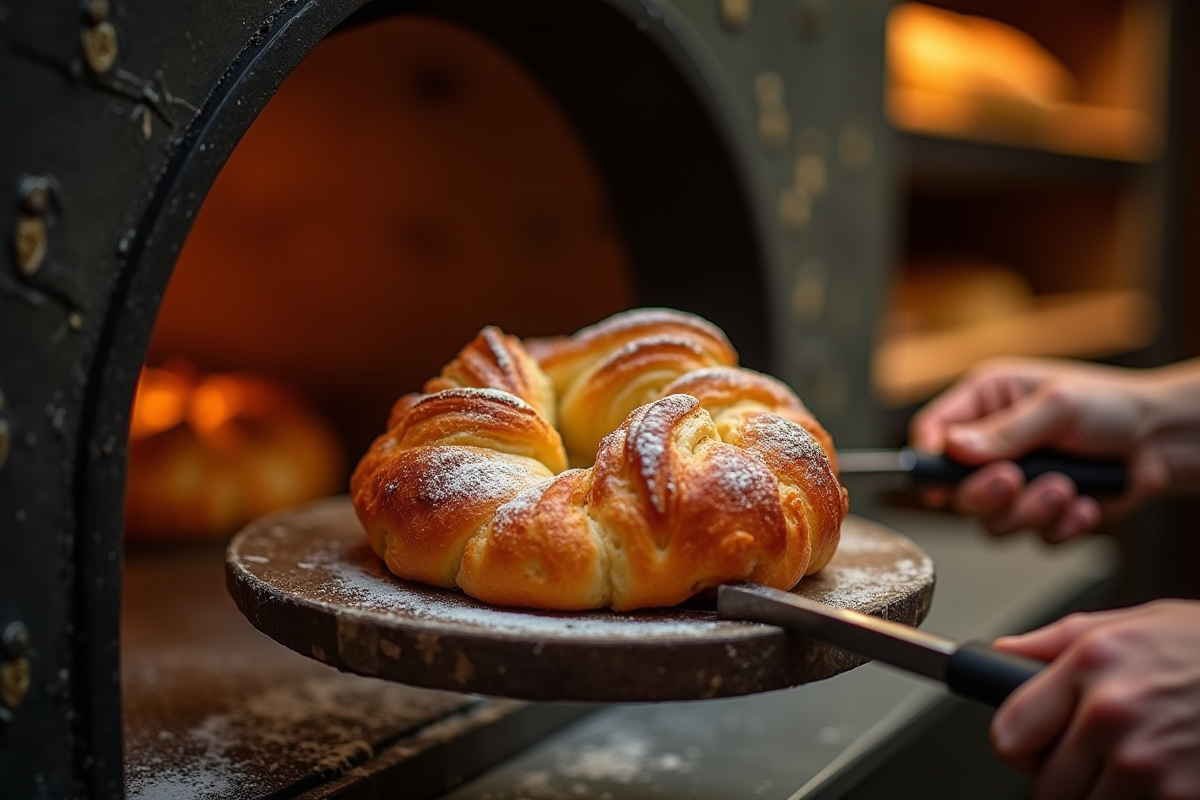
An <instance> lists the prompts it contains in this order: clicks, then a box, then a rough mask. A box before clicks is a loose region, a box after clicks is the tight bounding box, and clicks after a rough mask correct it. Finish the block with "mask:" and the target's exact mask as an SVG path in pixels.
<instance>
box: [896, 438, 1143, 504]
mask: <svg viewBox="0 0 1200 800" xmlns="http://www.w3.org/2000/svg"><path fill="white" fill-rule="evenodd" d="M914 457H915V459H916V460H915V462H914V463H913V469H912V476H913V480H914V481H915V482H916V483H917V485H918V486H921V485H930V484H948V483H958V482H959V481H961V480H962V479H963V478H965V477H967V476H968V475H970V474H971V473H972V472H975V471H976V470H978V469H979V468H980V466H981V465H977V464H963V463H961V462H959V461H954V460H953V459H950V458H947V457H945V456H932V455H928V454H926V453H916V454H915V456H914ZM1016 464H1017V466H1018V467H1020V468H1021V471H1022V472H1024V473H1025V480H1027V481H1031V480H1033V479H1034V478H1036V477H1038V476H1039V475H1044V474H1046V473H1047V472H1061V473H1062V474H1064V475H1066V476H1067V477H1068V478H1070V479H1071V480H1072V481H1074V482H1075V488H1076V489H1077V490H1078V491H1079V493H1080V494H1087V495H1092V496H1093V497H1096V496H1103V495H1118V494H1121V493H1122V492H1124V491H1125V487H1126V486H1127V485H1128V483H1129V471H1128V469H1127V468H1126V467H1125V462H1124V461H1116V460H1108V459H1105V460H1100V459H1094V458H1079V457H1078V456H1070V455H1066V454H1065V453H1058V452H1055V451H1053V450H1038V451H1036V452H1033V453H1030V454H1029V455H1026V456H1023V457H1021V458H1018V459H1016Z"/></svg>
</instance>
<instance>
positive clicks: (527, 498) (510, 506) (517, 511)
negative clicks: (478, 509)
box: [496, 479, 554, 526]
mask: <svg viewBox="0 0 1200 800" xmlns="http://www.w3.org/2000/svg"><path fill="white" fill-rule="evenodd" d="M553 483H554V480H553V479H547V480H545V481H543V482H542V483H539V484H537V485H536V486H530V487H529V488H528V489H525V490H523V491H522V492H521V493H520V494H518V495H517V496H516V497H514V498H513V499H512V500H509V501H508V502H507V503H505V504H504V505H502V506H500V507H499V508H497V509H496V525H498V526H499V525H504V524H507V523H508V522H509V521H510V518H512V517H521V516H525V515H527V514H530V513H532V512H533V510H534V509H535V508H536V507H537V504H538V503H540V502H542V496H543V495H545V494H546V490H547V489H549V488H550V486H551V485H552V484H553Z"/></svg>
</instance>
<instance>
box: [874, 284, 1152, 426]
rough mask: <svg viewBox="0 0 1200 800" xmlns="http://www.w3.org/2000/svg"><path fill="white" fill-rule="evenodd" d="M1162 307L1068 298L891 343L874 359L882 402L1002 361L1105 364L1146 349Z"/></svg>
mask: <svg viewBox="0 0 1200 800" xmlns="http://www.w3.org/2000/svg"><path fill="white" fill-rule="evenodd" d="M1157 330H1158V314H1157V305H1156V304H1155V303H1154V302H1153V300H1152V298H1151V297H1150V296H1149V295H1148V294H1146V293H1145V292H1141V291H1135V290H1124V291H1122V290H1114V291H1096V292H1078V293H1063V294H1059V295H1047V296H1043V297H1040V298H1039V299H1038V302H1037V304H1036V305H1035V307H1033V308H1031V309H1030V310H1028V311H1026V312H1024V313H1022V314H1017V315H1013V316H1010V317H1005V318H1002V319H995V320H989V321H986V322H980V323H978V324H975V325H968V326H961V327H957V328H951V329H947V330H941V331H929V332H921V333H910V334H904V335H897V336H893V337H890V338H887V339H885V340H884V341H883V342H881V343H880V346H879V348H878V350H877V351H876V354H875V362H874V366H873V371H874V382H875V386H876V390H877V392H878V394H879V400H880V402H882V403H883V404H885V405H887V406H891V407H898V406H904V405H908V404H911V403H915V402H919V401H921V400H924V399H926V398H928V397H930V396H931V395H933V394H934V393H935V392H937V391H939V390H941V389H943V388H945V387H946V386H947V385H949V384H950V383H951V382H952V381H954V380H955V379H956V378H957V377H959V376H960V375H962V374H963V373H964V372H966V371H967V370H968V369H970V368H971V367H972V366H973V365H974V364H975V363H977V362H979V361H981V360H983V359H987V358H993V357H997V356H1056V357H1080V358H1102V357H1105V356H1111V355H1115V354H1118V353H1123V352H1128V351H1130V350H1134V349H1137V348H1139V347H1142V346H1144V345H1146V344H1148V343H1149V342H1150V341H1151V340H1152V339H1153V338H1154V336H1155V335H1156V333H1157Z"/></svg>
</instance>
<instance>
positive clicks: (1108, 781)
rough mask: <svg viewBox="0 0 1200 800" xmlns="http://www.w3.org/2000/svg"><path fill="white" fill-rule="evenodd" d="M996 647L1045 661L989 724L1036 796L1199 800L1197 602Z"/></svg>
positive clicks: (1132, 612) (1086, 621)
mask: <svg viewBox="0 0 1200 800" xmlns="http://www.w3.org/2000/svg"><path fill="white" fill-rule="evenodd" d="M995 647H996V649H998V650H1003V651H1005V652H1009V653H1018V654H1020V655H1024V656H1028V657H1030V658H1036V659H1039V660H1042V661H1050V664H1049V666H1047V667H1046V668H1045V669H1044V670H1042V672H1040V673H1039V674H1038V675H1036V676H1035V677H1034V678H1031V679H1030V680H1029V681H1028V682H1027V683H1025V684H1024V685H1022V686H1021V687H1020V688H1019V689H1017V690H1016V691H1015V692H1014V693H1013V694H1012V695H1011V696H1010V697H1009V699H1008V700H1007V701H1006V702H1005V703H1004V705H1002V706H1001V707H1000V710H999V711H997V712H996V716H995V717H994V718H993V719H992V730H991V733H992V744H993V746H994V747H995V749H996V752H997V753H998V754H999V755H1000V757H1001V758H1003V759H1004V760H1005V761H1007V762H1008V763H1009V764H1011V765H1013V766H1014V767H1017V768H1018V769H1022V770H1025V771H1027V772H1032V773H1033V774H1034V783H1033V790H1032V793H1031V794H1032V798H1033V800H1072V798H1084V797H1086V798H1090V800H1119V799H1123V798H1135V797H1136V798H1149V797H1154V798H1196V797H1200V602H1196V601H1180V600H1175V601H1158V602H1154V603H1148V604H1146V605H1143V606H1138V607H1136V608H1131V609H1122V610H1119V611H1105V612H1100V613H1094V614H1074V615H1071V616H1069V617H1066V618H1065V619H1063V620H1060V621H1059V622H1056V623H1054V624H1053V625H1049V626H1047V627H1045V628H1042V629H1040V630H1037V631H1034V632H1033V633H1029V634H1026V635H1024V636H1011V637H1005V638H1003V639H999V640H997V641H996V643H995Z"/></svg>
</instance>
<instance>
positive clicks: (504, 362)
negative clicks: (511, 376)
mask: <svg viewBox="0 0 1200 800" xmlns="http://www.w3.org/2000/svg"><path fill="white" fill-rule="evenodd" d="M483 338H484V341H486V342H487V346H488V350H490V351H491V353H492V358H493V359H495V361H496V366H498V367H499V368H500V369H501V370H503V371H504V372H511V371H512V359H510V358H509V357H508V348H507V347H505V345H504V334H502V333H501V332H500V329H499V328H494V327H492V326H488V327H486V328H484V329H483Z"/></svg>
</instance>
